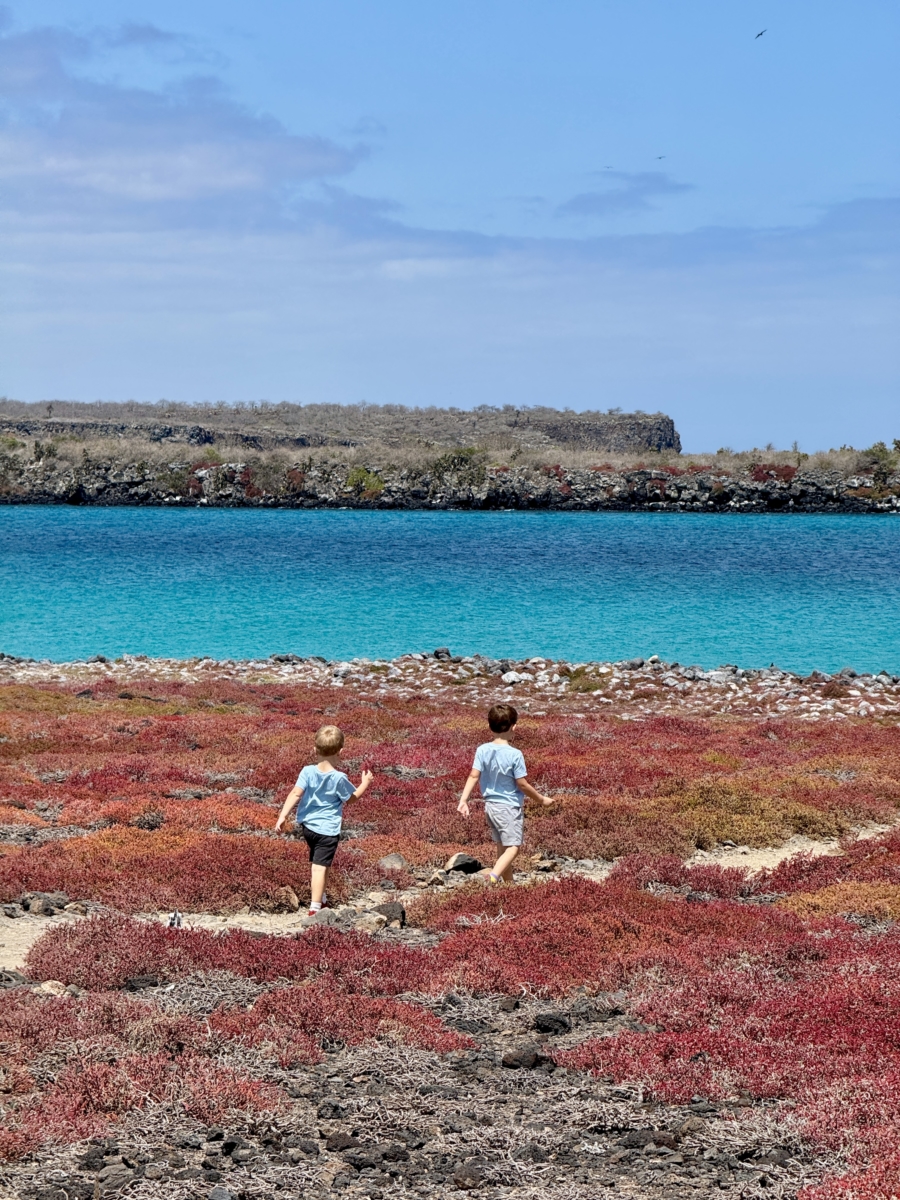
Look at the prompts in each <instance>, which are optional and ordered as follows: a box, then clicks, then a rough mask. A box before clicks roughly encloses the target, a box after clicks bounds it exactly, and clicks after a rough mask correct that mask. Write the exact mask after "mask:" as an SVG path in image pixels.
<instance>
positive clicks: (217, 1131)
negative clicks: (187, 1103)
mask: <svg viewBox="0 0 900 1200" xmlns="http://www.w3.org/2000/svg"><path fill="white" fill-rule="evenodd" d="M224 1138H225V1130H224V1129H223V1128H222V1127H221V1126H220V1125H210V1127H209V1129H207V1131H206V1140H207V1141H208V1142H221V1141H223V1140H224Z"/></svg>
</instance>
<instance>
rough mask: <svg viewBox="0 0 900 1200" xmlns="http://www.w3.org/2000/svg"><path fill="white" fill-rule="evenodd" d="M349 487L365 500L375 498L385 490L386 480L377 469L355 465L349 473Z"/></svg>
mask: <svg viewBox="0 0 900 1200" xmlns="http://www.w3.org/2000/svg"><path fill="white" fill-rule="evenodd" d="M347 487H348V488H349V489H350V491H352V492H356V494H357V495H358V496H360V497H361V498H362V499H363V500H375V499H377V498H378V497H379V496H380V495H381V493H382V492H383V491H384V480H383V479H382V478H381V476H380V475H379V474H378V473H377V472H376V471H370V470H368V469H367V468H366V467H354V468H353V469H352V470H351V471H350V472H349V474H348V475H347Z"/></svg>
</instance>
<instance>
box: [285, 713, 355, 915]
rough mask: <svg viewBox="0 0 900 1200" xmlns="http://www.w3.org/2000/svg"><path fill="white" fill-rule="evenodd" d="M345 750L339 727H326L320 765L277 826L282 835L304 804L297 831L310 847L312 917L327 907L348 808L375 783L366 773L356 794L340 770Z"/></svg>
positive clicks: (305, 774)
mask: <svg viewBox="0 0 900 1200" xmlns="http://www.w3.org/2000/svg"><path fill="white" fill-rule="evenodd" d="M343 746H344V735H343V733H342V732H341V731H340V729H338V727H337V725H323V726H322V728H321V729H320V730H319V732H318V733H317V734H316V752H317V754H318V755H319V761H318V763H316V765H315V766H309V767H304V768H303V770H302V771H301V772H300V775H299V777H298V779H297V782H296V784H295V785H294V787H293V788H292V789H291V791H290V793H289V794H288V798H287V799H286V800H285V802H284V804H283V805H282V809H281V812H280V813H279V815H278V821H277V822H276V825H275V832H276V833H278V832H279V831H280V829H281V827H282V825H283V824H284V823H285V821H286V820H287V818H288V816H289V815H290V813H291V810H292V809H294V808H295V807H296V806H297V805H298V804H300V801H301V800H302V801H303V803H302V804H300V807H299V809H297V829H298V831H299V832H300V834H301V836H302V837H303V838H304V840H305V841H306V844H307V846H308V847H309V861H310V879H311V890H312V902H311V903H310V906H309V915H310V916H311V917H314V916H315V915H316V913H317V912H318V911H319V910H320V909H321V908H322V906H323V904H326V903H327V900H326V893H325V885H326V883H327V882H328V872H329V870H330V868H331V864H332V862H334V855H335V851H336V850H337V846H338V842H339V841H340V833H341V816H342V813H343V808H344V805H345V804H346V803H347V801H348V800H358V799H359V797H360V796H361V795H362V794H363V793H364V792H365V790H366V788H367V787H368V786H369V784H370V783H371V782H372V779H373V775H372V772H371V771H363V773H362V782H361V783H360V785H359V787H358V788H356V789H355V790H354V788H353V784H352V783H351V782H350V780H349V779H348V778H347V776H346V775H345V774H344V772H343V771H341V770H339V768H338V763H339V762H340V760H341V750H342V749H343Z"/></svg>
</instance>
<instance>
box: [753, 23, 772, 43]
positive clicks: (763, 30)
mask: <svg viewBox="0 0 900 1200" xmlns="http://www.w3.org/2000/svg"><path fill="white" fill-rule="evenodd" d="M766 28H768V26H767V27H766ZM765 32H766V30H765V29H761V30H760V31H759V33H758V34H757V35H756V37H755V38H754V39H753V40H754V42H755V41H756V38H761V37H762V35H763V34H764V33H765Z"/></svg>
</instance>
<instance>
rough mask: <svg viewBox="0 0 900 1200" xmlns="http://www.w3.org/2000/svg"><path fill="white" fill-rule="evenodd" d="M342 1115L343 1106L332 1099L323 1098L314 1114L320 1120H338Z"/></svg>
mask: <svg viewBox="0 0 900 1200" xmlns="http://www.w3.org/2000/svg"><path fill="white" fill-rule="evenodd" d="M343 1115H344V1110H343V1108H341V1106H340V1104H337V1103H335V1101H334V1100H323V1101H322V1103H321V1104H320V1105H319V1107H318V1108H317V1109H316V1116H317V1117H318V1118H319V1119H320V1120H321V1121H338V1120H340V1118H341V1117H342V1116H343Z"/></svg>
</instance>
